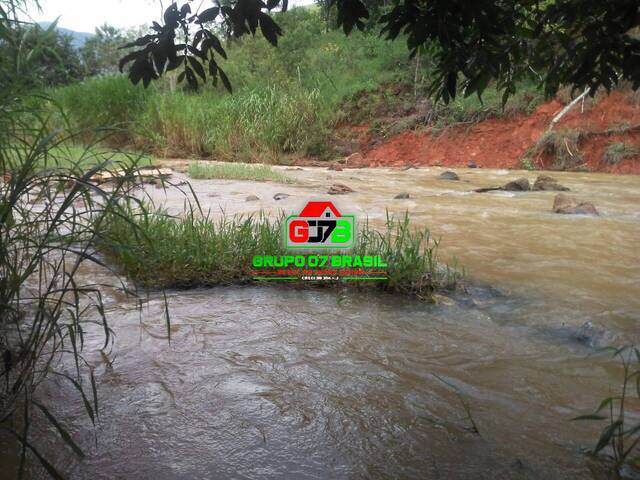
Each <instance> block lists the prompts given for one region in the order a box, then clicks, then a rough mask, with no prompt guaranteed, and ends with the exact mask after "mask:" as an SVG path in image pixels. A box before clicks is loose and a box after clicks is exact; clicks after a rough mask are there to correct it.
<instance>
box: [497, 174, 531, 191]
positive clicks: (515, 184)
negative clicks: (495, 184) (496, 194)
mask: <svg viewBox="0 0 640 480" xmlns="http://www.w3.org/2000/svg"><path fill="white" fill-rule="evenodd" d="M502 189H503V190H506V191H507V192H528V191H529V190H530V189H531V188H530V186H529V180H527V179H526V178H524V177H522V178H518V179H517V180H513V181H512V182H509V183H507V184H505V186H504V187H502Z"/></svg>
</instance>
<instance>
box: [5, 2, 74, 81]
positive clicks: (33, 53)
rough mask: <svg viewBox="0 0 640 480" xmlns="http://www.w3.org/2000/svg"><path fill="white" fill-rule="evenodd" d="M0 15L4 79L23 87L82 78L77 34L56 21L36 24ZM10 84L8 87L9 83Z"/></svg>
mask: <svg viewBox="0 0 640 480" xmlns="http://www.w3.org/2000/svg"><path fill="white" fill-rule="evenodd" d="M0 17H3V21H2V22H0V23H2V24H4V26H5V27H6V28H3V29H2V33H1V34H0V58H1V59H2V61H1V62H0V81H1V82H2V85H13V86H14V87H18V86H20V87H21V88H22V89H28V88H33V87H43V86H52V85H59V84H62V83H67V82H69V81H72V80H77V79H80V78H82V69H81V66H80V57H79V56H78V52H77V50H76V49H75V47H74V46H73V38H72V37H71V36H70V35H66V34H63V33H61V32H60V31H59V30H57V28H56V23H55V22H54V23H53V24H51V25H50V26H48V27H47V28H46V29H45V28H42V27H40V26H39V25H36V24H29V23H23V22H19V21H17V20H9V18H8V17H7V16H3V15H2V12H0ZM5 88H6V87H5Z"/></svg>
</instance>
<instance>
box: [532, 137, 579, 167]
mask: <svg viewBox="0 0 640 480" xmlns="http://www.w3.org/2000/svg"><path fill="white" fill-rule="evenodd" d="M583 137H584V134H583V133H582V132H580V131H578V130H570V129H564V130H551V131H548V132H545V133H544V135H542V137H541V138H540V140H538V141H537V142H536V144H535V145H534V146H533V149H532V150H533V151H532V152H528V153H532V154H533V155H534V156H538V155H542V156H547V157H550V158H551V160H552V162H553V163H552V166H553V168H555V169H558V170H567V169H571V168H575V167H577V166H578V165H580V164H581V163H583V161H584V159H583V157H582V152H581V151H580V141H581V140H582V139H583Z"/></svg>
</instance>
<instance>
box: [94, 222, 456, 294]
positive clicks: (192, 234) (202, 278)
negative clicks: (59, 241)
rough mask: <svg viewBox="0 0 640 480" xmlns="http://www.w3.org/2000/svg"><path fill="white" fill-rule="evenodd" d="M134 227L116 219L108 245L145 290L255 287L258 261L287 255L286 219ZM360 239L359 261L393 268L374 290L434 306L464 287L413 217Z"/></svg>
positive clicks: (365, 232) (108, 231) (110, 254)
mask: <svg viewBox="0 0 640 480" xmlns="http://www.w3.org/2000/svg"><path fill="white" fill-rule="evenodd" d="M135 219H136V220H135V223H136V228H135V229H132V228H131V227H130V226H128V225H127V222H126V221H123V220H121V219H119V218H117V217H114V218H113V219H112V221H111V222H109V223H108V225H107V227H106V232H105V234H104V235H103V236H102V237H101V238H105V239H108V242H107V244H106V245H105V247H104V249H105V250H106V252H107V255H108V258H110V260H111V261H113V262H115V263H116V264H117V265H119V266H120V268H121V269H122V271H123V272H124V273H125V274H126V275H127V276H129V277H131V278H132V279H133V280H134V281H135V282H137V283H139V284H141V285H144V286H146V287H155V288H190V287H198V286H213V285H225V284H235V283H248V282H251V281H252V278H253V274H252V270H253V268H252V259H253V256H254V255H285V254H286V249H285V248H284V246H283V243H282V230H283V218H277V219H275V220H274V219H270V218H268V217H266V216H265V215H263V214H262V213H260V214H257V215H250V216H234V217H223V218H222V219H219V220H216V219H213V218H211V217H209V216H202V215H199V214H198V213H197V212H194V211H191V212H188V213H187V214H186V215H183V216H181V217H171V216H169V215H167V214H166V213H164V212H162V211H157V210H142V211H138V214H137V216H135ZM359 235H360V236H359V240H358V246H357V248H356V249H355V250H354V251H353V254H357V255H381V256H382V258H383V259H384V260H385V261H387V263H388V268H387V274H388V281H385V282H364V283H367V284H368V285H369V286H374V287H373V288H381V289H383V290H386V291H389V292H397V293H402V294H406V295H410V296H413V297H417V298H420V299H426V300H429V299H431V294H432V293H433V292H434V291H435V290H438V289H445V288H452V287H454V286H455V285H456V282H457V281H458V280H459V279H460V273H459V272H458V271H457V270H455V269H454V268H450V267H448V266H447V265H444V264H440V263H439V262H438V260H437V248H438V243H437V242H436V241H435V240H434V239H433V238H432V237H431V236H430V233H429V230H428V229H415V228H414V227H413V226H412V225H411V222H410V219H409V217H408V215H406V214H405V215H404V216H403V217H400V218H395V217H391V216H389V217H388V218H387V221H386V224H385V225H384V228H382V229H381V230H376V229H374V228H373V227H372V226H371V225H369V223H368V222H366V223H365V224H364V226H363V227H362V229H361V231H360V233H359ZM355 283H357V284H360V283H362V282H355ZM351 285H353V283H352V284H351Z"/></svg>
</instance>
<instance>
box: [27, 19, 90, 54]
mask: <svg viewBox="0 0 640 480" xmlns="http://www.w3.org/2000/svg"><path fill="white" fill-rule="evenodd" d="M51 23H52V22H39V23H38V25H40V26H41V27H42V28H47V27H49V25H51ZM58 31H59V32H61V33H64V34H66V35H71V37H73V46H74V47H76V48H80V47H81V46H82V45H84V42H86V41H87V39H88V38H91V37H93V33H88V32H76V31H75V30H70V29H68V28H63V27H58Z"/></svg>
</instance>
